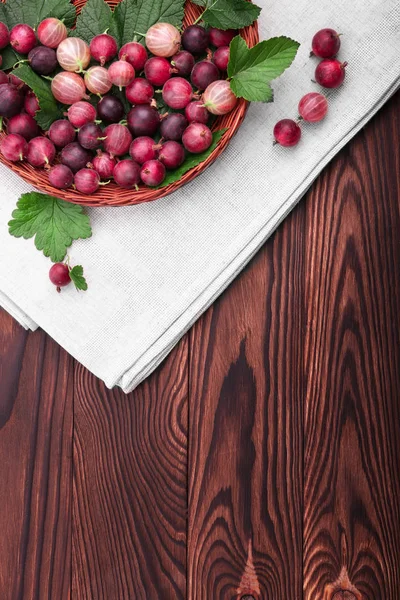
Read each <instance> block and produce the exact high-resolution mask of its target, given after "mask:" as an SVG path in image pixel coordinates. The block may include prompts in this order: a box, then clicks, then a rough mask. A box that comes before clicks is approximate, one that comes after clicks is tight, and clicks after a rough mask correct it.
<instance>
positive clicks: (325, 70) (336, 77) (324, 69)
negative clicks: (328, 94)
mask: <svg viewBox="0 0 400 600" xmlns="http://www.w3.org/2000/svg"><path fill="white" fill-rule="evenodd" d="M346 67H347V62H344V63H342V62H340V61H339V60H337V59H336V58H326V59H325V60H322V61H321V62H320V63H319V65H318V66H317V68H316V70H315V80H316V81H317V83H319V84H320V85H322V86H323V87H325V88H337V87H339V86H340V85H341V84H342V83H343V81H344V78H345V76H346V70H345V69H346Z"/></svg>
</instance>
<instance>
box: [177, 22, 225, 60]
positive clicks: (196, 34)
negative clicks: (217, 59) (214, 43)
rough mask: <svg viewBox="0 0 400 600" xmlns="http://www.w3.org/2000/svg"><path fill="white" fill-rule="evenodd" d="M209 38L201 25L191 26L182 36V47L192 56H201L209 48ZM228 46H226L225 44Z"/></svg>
mask: <svg viewBox="0 0 400 600" xmlns="http://www.w3.org/2000/svg"><path fill="white" fill-rule="evenodd" d="M208 44H209V37H208V33H207V31H206V30H205V29H204V27H201V25H190V26H189V27H187V28H186V29H185V31H184V32H183V35H182V46H183V47H184V48H185V50H188V52H191V53H192V54H201V53H202V52H205V51H206V50H207V48H208ZM224 46H226V44H224Z"/></svg>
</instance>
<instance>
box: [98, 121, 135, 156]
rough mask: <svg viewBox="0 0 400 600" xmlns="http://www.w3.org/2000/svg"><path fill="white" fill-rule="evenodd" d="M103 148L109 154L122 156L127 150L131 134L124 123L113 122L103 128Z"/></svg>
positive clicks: (130, 141)
mask: <svg viewBox="0 0 400 600" xmlns="http://www.w3.org/2000/svg"><path fill="white" fill-rule="evenodd" d="M104 136H105V137H106V139H105V140H104V149H105V150H106V152H108V153H109V154H111V156H123V155H124V154H127V153H128V152H129V147H130V145H131V143H132V135H131V134H130V131H129V129H128V128H127V127H125V125H120V124H118V123H115V124H113V125H108V127H106V129H105V130H104Z"/></svg>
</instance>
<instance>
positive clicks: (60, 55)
mask: <svg viewBox="0 0 400 600" xmlns="http://www.w3.org/2000/svg"><path fill="white" fill-rule="evenodd" d="M90 59H91V56H90V49H89V46H88V45H87V43H86V42H84V41H83V40H81V39H80V38H77V37H70V38H66V39H65V40H63V41H62V42H61V44H60V45H59V46H58V48H57V60H58V62H59V63H60V65H61V67H62V68H63V69H64V70H65V71H71V72H73V73H81V72H82V71H84V70H85V69H86V67H87V66H88V65H89V63H90Z"/></svg>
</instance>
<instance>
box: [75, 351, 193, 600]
mask: <svg viewBox="0 0 400 600" xmlns="http://www.w3.org/2000/svg"><path fill="white" fill-rule="evenodd" d="M187 354H188V344H187V340H183V341H182V342H181V343H180V345H179V346H178V347H177V348H176V349H175V350H174V352H173V353H172V354H171V355H170V357H169V358H168V360H167V361H166V363H165V364H164V368H163V369H161V371H160V372H159V373H158V374H156V375H154V376H152V377H150V378H149V379H148V380H147V381H146V382H145V383H144V384H143V385H142V386H141V387H140V388H139V389H138V390H136V391H135V392H134V393H133V394H130V395H128V396H126V395H125V394H123V393H122V392H121V391H120V390H118V389H115V390H113V391H111V392H110V391H109V390H106V388H105V386H104V385H103V384H102V383H101V382H99V381H98V380H97V379H96V378H95V377H94V376H92V375H91V374H90V373H89V372H88V371H86V369H84V368H83V367H81V366H80V365H77V367H76V373H75V375H76V387H75V413H74V417H75V419H74V501H73V506H74V510H73V598H75V599H79V600H101V599H104V600H111V599H112V600H114V599H115V600H124V599H127V600H128V599H132V598H135V600H140V599H143V600H152V599H154V600H156V599H158V598H160V599H161V598H162V599H165V600H169V599H171V600H173V599H177V600H180V599H182V600H183V599H184V598H186V528H187V431H188V424H187V418H188V417H187V400H188V396H187Z"/></svg>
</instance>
